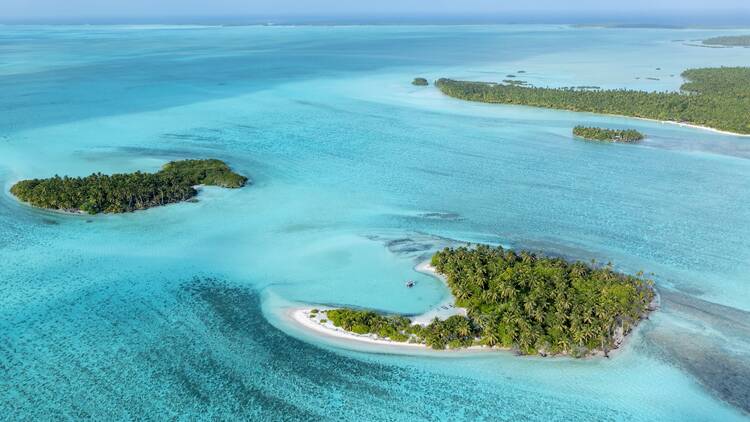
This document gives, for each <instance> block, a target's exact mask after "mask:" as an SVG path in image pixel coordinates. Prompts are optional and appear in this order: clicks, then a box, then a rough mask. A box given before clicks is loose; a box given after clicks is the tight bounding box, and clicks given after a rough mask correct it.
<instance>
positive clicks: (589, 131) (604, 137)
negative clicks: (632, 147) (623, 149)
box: [573, 126, 644, 143]
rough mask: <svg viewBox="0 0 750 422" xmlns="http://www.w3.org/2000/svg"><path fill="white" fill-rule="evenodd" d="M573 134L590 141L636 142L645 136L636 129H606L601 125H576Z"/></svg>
mask: <svg viewBox="0 0 750 422" xmlns="http://www.w3.org/2000/svg"><path fill="white" fill-rule="evenodd" d="M573 135H574V136H577V137H579V138H583V139H586V140H589V141H606V142H623V143H635V142H638V141H641V140H643V138H644V136H643V134H642V133H641V132H638V131H637V130H635V129H605V128H600V127H588V126H576V127H574V128H573Z"/></svg>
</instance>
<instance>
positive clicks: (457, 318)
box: [305, 245, 655, 357]
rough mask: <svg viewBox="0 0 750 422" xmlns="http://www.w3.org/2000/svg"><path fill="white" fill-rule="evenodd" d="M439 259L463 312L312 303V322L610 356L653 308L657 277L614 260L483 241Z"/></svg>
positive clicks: (380, 336)
mask: <svg viewBox="0 0 750 422" xmlns="http://www.w3.org/2000/svg"><path fill="white" fill-rule="evenodd" d="M432 265H433V266H434V268H435V269H436V271H437V272H438V273H440V274H442V275H444V276H445V277H446V282H447V284H448V286H449V288H450V289H451V292H452V293H453V296H454V297H455V298H456V306H459V307H462V308H463V309H464V310H465V312H464V313H463V314H454V315H452V316H450V317H448V318H447V319H445V320H440V319H438V318H435V319H434V320H432V322H430V323H429V324H425V325H421V324H414V323H413V322H412V320H410V319H409V318H406V317H404V316H398V315H382V314H379V313H376V312H373V311H369V310H357V309H349V308H340V309H329V310H319V309H312V310H310V311H308V312H307V314H306V315H307V318H309V319H310V320H309V321H310V322H307V321H305V322H307V323H308V324H310V323H312V322H316V323H317V327H318V329H319V330H320V329H321V328H320V325H321V324H322V325H324V326H325V325H327V326H328V327H329V328H330V329H342V330H345V331H346V332H350V333H354V334H357V335H366V336H370V337H366V339H369V340H370V341H373V342H376V343H388V342H391V343H393V344H404V345H405V346H406V345H410V346H419V345H422V346H427V347H430V348H433V349H438V350H441V349H445V348H451V349H457V348H467V347H485V348H487V347H489V348H494V347H497V348H503V349H510V350H514V351H516V352H517V353H519V354H523V355H531V354H539V355H542V356H552V355H569V356H573V357H584V356H589V355H593V354H603V355H605V356H608V353H609V352H610V351H611V350H613V349H616V348H618V347H619V346H620V345H621V344H622V342H623V340H624V337H625V336H626V335H627V334H628V333H629V332H630V331H631V330H632V329H633V328H634V327H635V326H636V325H637V324H638V322H639V321H640V320H641V319H643V318H645V317H646V316H647V315H648V313H649V312H650V311H652V310H653V309H654V307H653V306H654V305H653V304H654V302H655V291H654V288H653V282H652V281H650V280H647V279H644V278H642V275H641V274H639V275H638V276H630V275H625V274H620V273H617V272H615V271H613V270H612V268H611V267H610V266H609V265H608V266H605V267H601V268H595V267H593V266H591V265H587V264H584V263H582V262H574V263H570V262H567V261H565V260H563V259H561V258H548V257H544V256H538V255H535V254H533V253H530V252H526V251H522V252H520V253H516V252H514V251H512V250H506V249H503V248H502V247H490V246H483V245H480V246H477V247H476V248H466V247H460V248H454V249H449V248H446V249H445V250H443V251H440V252H438V253H436V254H435V255H434V256H433V257H432ZM312 327H313V328H315V327H316V326H315V325H313V326H312ZM323 329H325V328H323Z"/></svg>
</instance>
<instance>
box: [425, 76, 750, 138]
mask: <svg viewBox="0 0 750 422" xmlns="http://www.w3.org/2000/svg"><path fill="white" fill-rule="evenodd" d="M682 77H683V78H685V79H686V82H685V83H684V84H683V85H682V87H681V91H680V92H645V91H635V90H629V89H616V90H602V89H579V88H538V87H530V86H518V85H515V84H498V83H488V82H467V81H456V80H452V79H439V80H438V81H437V82H436V84H435V85H436V86H437V87H438V88H439V89H440V91H442V92H443V93H444V94H446V95H449V96H451V97H455V98H459V99H463V100H469V101H480V102H486V103H499V104H518V105H527V106H534V107H545V108H555V109H562V110H571V111H583V112H593V113H604V114H615V115H622V116H629V117H639V118H646V119H652V120H659V121H669V122H676V123H688V124H691V125H698V126H703V127H707V128H712V129H716V130H720V131H727V132H731V133H736V134H750V117H748V116H750V67H720V68H702V69H690V70H686V71H685V72H683V73H682Z"/></svg>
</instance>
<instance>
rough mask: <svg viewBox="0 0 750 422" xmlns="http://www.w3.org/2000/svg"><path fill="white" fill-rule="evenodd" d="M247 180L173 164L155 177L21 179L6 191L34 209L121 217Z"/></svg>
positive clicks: (220, 166)
mask: <svg viewBox="0 0 750 422" xmlns="http://www.w3.org/2000/svg"><path fill="white" fill-rule="evenodd" d="M246 182H247V178H246V177H244V176H241V175H239V174H237V173H234V172H232V170H231V169H230V168H229V166H227V165H226V164H225V163H224V162H222V161H219V160H183V161H172V162H170V163H167V164H166V165H165V166H164V167H162V169H161V171H159V172H157V173H141V172H135V173H129V174H113V175H104V174H101V173H95V174H92V175H90V176H86V177H67V176H65V177H60V176H55V177H52V178H49V179H33V180H23V181H21V182H18V183H16V184H15V185H14V186H13V187H12V188H11V189H10V191H11V193H12V194H13V195H15V196H16V197H17V198H18V199H20V200H22V201H24V202H28V203H30V204H31V205H33V206H36V207H41V208H48V209H53V210H63V211H69V212H81V211H83V212H87V213H89V214H98V213H101V212H104V213H122V212H131V211H136V210H142V209H146V208H151V207H155V206H159V205H165V204H169V203H173V202H179V201H185V200H187V199H190V198H192V197H194V196H195V195H196V194H197V193H198V192H197V191H196V190H195V188H194V187H193V186H195V185H212V186H221V187H226V188H238V187H241V186H244V184H245V183H246Z"/></svg>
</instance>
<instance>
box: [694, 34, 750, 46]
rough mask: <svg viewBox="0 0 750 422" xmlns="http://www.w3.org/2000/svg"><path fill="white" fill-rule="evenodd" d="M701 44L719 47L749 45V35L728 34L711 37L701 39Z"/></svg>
mask: <svg viewBox="0 0 750 422" xmlns="http://www.w3.org/2000/svg"><path fill="white" fill-rule="evenodd" d="M702 42H703V45H710V46H721V47H750V35H729V36H724V37H713V38H708V39H705V40H703V41H702Z"/></svg>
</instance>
